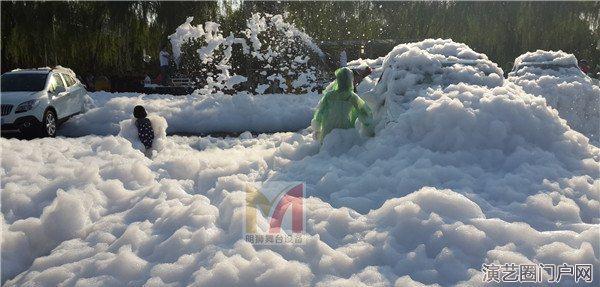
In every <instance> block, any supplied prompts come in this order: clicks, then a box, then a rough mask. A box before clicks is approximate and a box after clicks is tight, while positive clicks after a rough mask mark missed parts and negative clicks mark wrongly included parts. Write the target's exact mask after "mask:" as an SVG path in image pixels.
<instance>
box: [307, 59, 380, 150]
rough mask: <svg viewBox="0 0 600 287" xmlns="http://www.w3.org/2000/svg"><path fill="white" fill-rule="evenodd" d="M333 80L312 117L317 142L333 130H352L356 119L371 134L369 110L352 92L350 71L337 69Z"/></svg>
mask: <svg viewBox="0 0 600 287" xmlns="http://www.w3.org/2000/svg"><path fill="white" fill-rule="evenodd" d="M335 78H336V80H335V83H334V84H333V85H331V86H330V87H328V89H326V90H325V95H324V96H323V98H322V99H321V101H320V102H319V105H318V106H317V110H316V111H315V115H314V117H313V128H314V129H315V134H316V138H317V140H319V141H320V142H322V141H323V138H324V137H325V136H326V135H327V134H328V133H330V132H331V131H332V130H333V129H349V128H353V127H354V125H355V123H356V120H357V119H358V120H359V121H360V122H361V123H362V124H363V126H364V128H366V129H367V130H368V133H369V134H372V133H373V129H372V124H371V122H372V114H371V109H369V106H367V105H366V104H365V102H364V101H363V100H362V99H361V98H360V97H359V96H358V95H357V94H355V93H354V92H353V89H354V88H353V76H352V71H351V70H350V69H348V68H341V69H338V70H337V71H335Z"/></svg>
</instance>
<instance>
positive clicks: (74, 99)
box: [61, 73, 83, 115]
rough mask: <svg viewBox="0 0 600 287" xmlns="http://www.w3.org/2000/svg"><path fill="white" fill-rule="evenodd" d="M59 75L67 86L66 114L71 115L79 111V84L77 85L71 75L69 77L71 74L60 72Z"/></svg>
mask: <svg viewBox="0 0 600 287" xmlns="http://www.w3.org/2000/svg"><path fill="white" fill-rule="evenodd" d="M61 75H62V77H63V79H64V81H65V84H66V86H67V93H68V95H67V96H68V100H67V103H68V114H69V115H73V114H76V113H79V112H81V107H82V104H83V103H82V99H83V96H82V95H81V89H80V87H79V85H77V82H76V81H75V79H73V77H71V75H69V74H62V73H61Z"/></svg>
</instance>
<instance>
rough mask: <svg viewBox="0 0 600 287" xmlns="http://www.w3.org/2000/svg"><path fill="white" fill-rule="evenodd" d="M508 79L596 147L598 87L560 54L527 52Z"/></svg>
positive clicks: (599, 132)
mask: <svg viewBox="0 0 600 287" xmlns="http://www.w3.org/2000/svg"><path fill="white" fill-rule="evenodd" d="M508 80H509V81H510V82H513V83H515V84H517V85H519V86H520V87H521V88H523V90H525V91H526V92H527V93H530V94H533V95H536V96H539V97H543V98H544V99H546V101H547V103H548V105H550V106H552V107H553V108H555V109H556V110H557V111H558V114H559V115H560V117H561V118H563V119H565V120H566V121H567V123H568V125H569V126H570V127H571V128H573V129H574V130H576V131H579V132H581V133H582V134H584V135H586V136H587V137H588V138H589V139H590V140H591V141H592V142H594V143H595V144H596V145H598V142H599V141H600V86H598V84H597V83H594V80H593V79H592V78H590V77H588V76H586V75H585V74H584V73H583V72H582V71H581V70H580V69H579V67H578V66H577V59H576V58H575V56H574V55H572V54H567V53H565V52H562V51H558V52H555V51H542V50H538V51H536V52H529V53H525V54H523V55H521V56H519V57H518V58H517V59H516V60H515V64H514V68H513V70H512V72H510V74H509V77H508Z"/></svg>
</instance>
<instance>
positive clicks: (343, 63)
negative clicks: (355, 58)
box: [340, 50, 348, 68]
mask: <svg viewBox="0 0 600 287" xmlns="http://www.w3.org/2000/svg"><path fill="white" fill-rule="evenodd" d="M347 65H348V55H347V54H346V50H342V52H340V68H343V67H346V66H347Z"/></svg>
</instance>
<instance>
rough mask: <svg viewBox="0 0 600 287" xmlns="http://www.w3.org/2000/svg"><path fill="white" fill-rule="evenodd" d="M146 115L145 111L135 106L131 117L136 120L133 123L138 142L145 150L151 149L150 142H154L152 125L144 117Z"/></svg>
mask: <svg viewBox="0 0 600 287" xmlns="http://www.w3.org/2000/svg"><path fill="white" fill-rule="evenodd" d="M147 115H148V114H147V113H146V109H144V107H142V106H135V108H133V116H134V117H135V118H136V119H137V120H136V121H135V126H136V127H137V129H138V137H139V138H140V141H141V142H142V144H144V146H145V147H146V149H147V150H148V149H150V148H152V142H153V141H154V129H153V128H152V123H151V122H150V120H149V119H148V118H147V117H146V116H147Z"/></svg>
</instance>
